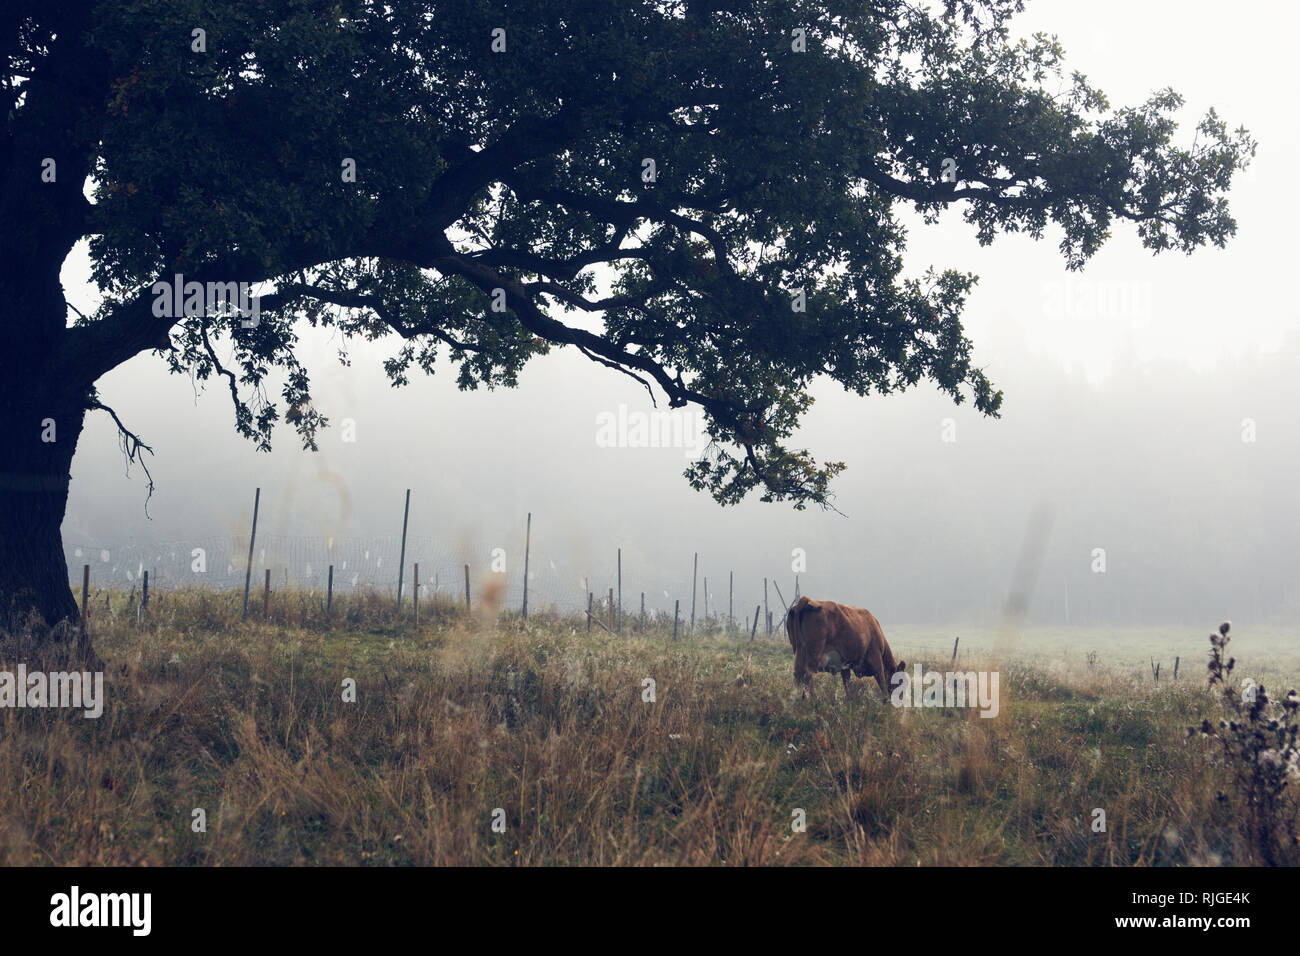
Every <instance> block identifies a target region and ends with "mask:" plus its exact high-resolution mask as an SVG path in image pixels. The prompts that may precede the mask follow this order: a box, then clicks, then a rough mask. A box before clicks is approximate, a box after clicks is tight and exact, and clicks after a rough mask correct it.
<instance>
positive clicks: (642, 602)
mask: <svg viewBox="0 0 1300 956" xmlns="http://www.w3.org/2000/svg"><path fill="white" fill-rule="evenodd" d="M641 630H643V631H644V630H645V592H644V591H642V592H641Z"/></svg>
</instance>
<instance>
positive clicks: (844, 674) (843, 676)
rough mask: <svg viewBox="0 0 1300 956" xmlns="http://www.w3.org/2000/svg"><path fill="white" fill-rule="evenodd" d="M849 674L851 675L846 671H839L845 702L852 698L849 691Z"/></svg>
mask: <svg viewBox="0 0 1300 956" xmlns="http://www.w3.org/2000/svg"><path fill="white" fill-rule="evenodd" d="M850 673H851V672H850V671H848V670H842V671H840V677H841V679H843V681H844V699H845V700H847V699H848V698H849V697H850V696H852V692H851V691H850V690H849V674H850Z"/></svg>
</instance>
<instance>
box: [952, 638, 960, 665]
mask: <svg viewBox="0 0 1300 956" xmlns="http://www.w3.org/2000/svg"><path fill="white" fill-rule="evenodd" d="M960 640H961V637H960V635H959V636H957V637H955V638H953V641H952V659H953V660H956V659H957V642H958V641H960Z"/></svg>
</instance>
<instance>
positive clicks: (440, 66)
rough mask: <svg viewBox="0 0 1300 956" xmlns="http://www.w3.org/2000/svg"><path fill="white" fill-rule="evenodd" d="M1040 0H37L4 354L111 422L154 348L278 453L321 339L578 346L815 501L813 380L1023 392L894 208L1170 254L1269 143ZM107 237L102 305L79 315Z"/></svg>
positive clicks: (819, 494)
mask: <svg viewBox="0 0 1300 956" xmlns="http://www.w3.org/2000/svg"><path fill="white" fill-rule="evenodd" d="M1020 8H1021V4H1020V3H1019V2H1018V0H946V2H943V3H941V4H938V5H937V7H935V8H933V9H925V8H920V7H918V6H916V5H914V4H912V3H908V2H903V0H872V2H868V3H862V2H854V3H847V2H836V0H816V2H814V0H777V2H768V0H713V2H707V3H705V2H690V3H679V2H650V0H617V2H611V0H553V2H547V3H545V4H523V3H502V2H487V0H440V2H431V3H422V2H402V3H392V4H382V3H370V2H359V0H331V2H314V0H211V2H204V3H199V2H197V0H180V2H176V0H136V2H132V3H118V2H85V0H70V2H66V3H57V4H51V3H37V2H32V0H15V2H12V3H9V4H6V7H5V12H4V13H3V14H2V16H3V18H4V20H5V24H4V30H3V36H4V42H5V45H6V46H5V55H6V58H7V63H8V70H7V71H6V75H5V77H4V78H3V83H4V86H3V90H2V91H0V92H2V93H3V96H4V99H5V101H6V108H7V121H6V127H5V131H4V140H3V147H2V148H3V159H2V161H0V162H2V167H3V171H4V182H3V184H2V185H0V203H3V210H4V219H5V222H6V224H7V226H8V228H7V229H6V230H4V235H3V236H0V261H3V262H4V263H5V271H6V276H5V278H4V279H3V281H2V282H0V291H3V292H4V293H5V294H4V295H3V296H2V297H0V301H3V302H4V303H5V305H6V308H7V310H8V314H7V315H6V317H5V319H4V321H3V323H0V346H3V349H0V353H2V354H3V357H0V366H3V368H0V371H4V372H5V374H6V375H13V376H15V377H14V379H13V381H19V380H26V381H33V380H35V379H38V378H39V379H40V380H42V381H46V382H54V381H57V382H58V383H60V386H59V387H60V389H62V390H63V391H64V392H66V393H67V394H69V395H75V397H76V399H75V401H72V400H70V405H69V407H71V408H81V409H86V408H94V407H97V405H98V399H97V398H96V396H95V393H94V383H95V382H96V380H98V379H99V378H100V377H101V376H102V375H104V374H105V373H106V372H108V371H109V370H111V369H113V368H115V367H116V366H118V365H120V364H121V363H123V362H125V361H127V360H128V359H130V358H131V357H133V356H135V355H137V354H139V353H141V352H146V351H151V350H153V351H156V352H157V353H158V354H159V355H160V356H161V357H162V358H163V359H164V360H165V361H166V362H168V363H169V365H170V366H171V368H172V369H173V370H175V371H177V372H181V373H188V374H191V375H193V376H195V377H196V378H197V379H199V380H208V379H215V380H217V381H218V382H219V383H220V384H221V385H222V387H223V388H227V389H228V390H229V392H230V395H231V398H232V400H233V402H234V406H235V409H236V414H235V426H236V428H237V429H238V430H239V431H240V432H241V433H243V434H244V435H246V436H247V437H249V438H250V439H251V440H253V441H255V442H256V443H258V444H259V445H260V446H262V447H269V442H270V438H271V435H272V431H273V427H274V426H275V424H276V423H277V422H279V421H281V420H283V421H284V422H285V423H287V424H289V425H290V426H291V427H292V428H294V429H295V430H296V431H297V433H298V435H299V436H300V438H301V441H302V442H303V443H304V444H305V445H306V446H307V447H314V446H315V442H316V440H317V437H318V435H319V433H320V430H321V429H322V428H324V427H326V426H327V424H328V421H327V415H326V412H327V411H328V409H321V408H318V407H317V406H316V405H315V404H314V402H313V400H312V395H311V380H310V376H309V370H308V369H307V368H305V367H304V366H303V365H302V363H301V362H300V361H299V359H298V357H297V350H296V344H297V337H298V335H299V334H300V333H302V332H303V331H304V330H306V329H309V328H319V327H325V328H329V329H333V330H336V332H337V333H341V334H342V336H343V338H345V339H347V338H352V337H358V336H359V337H363V338H367V339H374V338H378V337H382V336H394V337H395V338H394V343H395V347H394V352H393V355H392V357H391V358H390V359H389V360H388V361H387V363H386V371H387V373H388V375H389V376H390V377H391V378H392V380H393V381H394V382H395V383H397V384H401V383H404V382H406V381H407V379H408V376H410V375H412V374H415V373H417V372H426V373H432V372H433V371H434V369H435V366H436V365H437V363H438V362H439V360H440V358H443V357H445V358H448V359H450V360H451V362H452V363H454V365H455V367H456V369H457V372H456V374H457V376H458V383H459V385H460V386H461V387H462V388H475V387H479V386H488V387H495V386H512V385H514V384H516V381H517V377H518V374H519V371H520V369H521V368H522V367H523V365H524V364H525V363H526V362H527V361H528V360H530V359H531V358H533V357H534V356H537V355H542V354H545V353H546V352H548V351H549V350H550V349H551V348H553V347H556V346H572V347H573V348H576V349H577V350H579V351H580V352H581V353H582V354H583V355H585V356H586V357H588V358H590V359H591V360H592V361H594V362H597V363H600V364H602V365H605V366H608V367H609V368H610V369H611V371H612V372H618V373H622V374H624V375H628V376H631V377H633V378H634V379H636V380H637V381H638V382H641V383H642V384H644V385H645V387H646V388H647V390H648V391H649V392H650V394H651V396H652V397H654V398H655V399H656V400H657V401H666V402H667V404H668V405H669V406H674V407H680V406H683V405H688V404H693V405H696V406H698V407H699V408H700V409H701V410H702V412H703V415H704V418H705V422H706V426H707V429H708V431H709V434H710V436H711V437H712V439H713V440H714V443H713V444H712V445H710V447H709V449H708V451H707V452H706V454H705V455H704V456H703V457H702V458H701V459H700V460H698V461H696V462H694V463H693V464H691V465H690V467H689V468H688V470H687V473H686V477H687V479H688V480H689V481H690V483H691V484H692V485H693V486H695V487H696V488H699V489H702V490H706V491H707V492H709V493H710V494H712V495H713V496H714V497H715V498H716V499H717V500H718V501H720V502H723V503H734V502H736V501H739V500H740V499H742V498H743V497H745V496H746V495H747V494H749V493H750V492H751V491H755V490H756V491H757V492H758V493H759V494H760V496H761V497H762V498H763V499H764V500H778V501H782V500H783V501H789V502H791V503H793V504H794V505H795V506H796V507H802V506H804V505H805V504H807V503H818V504H826V503H827V502H828V501H829V500H830V496H831V479H832V478H833V476H834V475H835V474H836V473H837V471H839V470H840V469H841V468H842V465H841V464H839V463H835V462H819V461H817V460H816V459H815V458H814V457H813V455H812V454H811V453H810V452H809V451H807V450H804V449H800V448H796V447H792V446H791V444H790V442H791V439H792V436H793V435H794V432H795V430H796V428H797V425H798V422H799V419H800V416H801V415H802V413H804V412H805V410H806V409H807V408H808V406H809V404H810V397H809V393H808V388H809V385H810V383H811V382H812V381H813V380H814V379H816V378H818V377H821V376H825V377H827V378H830V379H832V380H834V381H836V382H839V383H840V384H841V385H842V386H843V387H844V388H846V389H850V390H852V391H853V392H855V393H858V394H862V395H867V394H882V393H887V392H892V391H895V390H899V389H903V388H906V387H908V386H911V385H914V384H915V383H917V382H920V381H922V380H929V381H931V382H933V383H934V384H935V385H937V387H938V388H940V389H941V390H942V391H943V392H945V393H947V394H948V395H950V396H951V398H952V400H953V401H955V402H959V403H960V402H963V401H971V402H972V403H973V404H974V406H975V407H976V408H977V409H979V410H980V411H981V412H984V413H986V414H990V415H995V414H997V412H998V409H999V405H1000V402H1001V393H1000V392H999V391H998V390H997V389H996V387H995V386H994V384H993V383H991V382H990V381H989V380H988V379H987V378H986V376H985V375H984V373H983V372H982V371H981V370H980V369H978V368H977V367H975V366H974V365H973V364H972V359H971V343H970V342H969V341H968V340H967V339H966V337H965V335H964V333H963V328H962V311H963V306H964V304H965V301H966V298H967V296H968V294H969V292H970V290H971V288H972V286H973V284H974V282H975V277H974V276H973V275H971V274H969V273H965V272H960V271H955V270H951V269H948V270H943V271H937V270H930V271H928V272H925V273H924V274H923V275H919V276H917V275H910V276H909V274H908V273H906V272H905V269H904V252H905V248H906V238H907V237H906V232H905V230H904V228H903V226H902V225H901V224H900V219H899V213H900V209H901V208H903V207H907V206H910V207H912V208H914V209H916V210H918V211H919V212H920V213H922V214H923V215H924V217H925V218H926V220H927V221H934V220H936V219H937V218H938V216H939V214H940V213H941V212H942V211H943V210H944V209H946V208H947V207H949V206H957V207H958V208H959V209H960V210H961V216H962V218H963V219H964V221H965V222H966V223H967V224H968V225H969V226H970V227H971V228H973V229H974V230H975V232H976V234H977V236H978V238H979V241H980V242H981V243H989V242H991V241H993V239H994V237H995V236H997V235H998V234H999V233H1002V232H1022V231H1023V232H1026V233H1028V234H1029V235H1031V236H1033V237H1035V238H1038V237H1040V236H1042V235H1043V234H1044V233H1045V232H1046V231H1047V230H1049V228H1051V229H1053V230H1054V231H1053V235H1055V234H1057V233H1059V235H1060V240H1059V244H1060V251H1061V253H1062V255H1063V256H1064V259H1065V262H1066V264H1067V266H1068V267H1069V268H1071V269H1078V268H1081V267H1082V266H1083V265H1084V264H1085V263H1086V262H1087V260H1088V259H1089V257H1091V256H1092V255H1093V254H1094V253H1095V252H1096V251H1097V249H1098V248H1099V247H1100V246H1101V244H1102V243H1103V241H1104V240H1105V239H1106V238H1107V237H1108V236H1109V234H1110V230H1111V227H1112V223H1113V222H1114V221H1115V220H1116V219H1121V220H1130V221H1132V222H1133V223H1135V224H1136V231H1137V234H1138V236H1140V239H1141V242H1142V243H1143V244H1144V245H1145V246H1146V247H1147V248H1149V249H1151V250H1153V251H1154V252H1162V251H1165V250H1169V249H1176V250H1179V251H1182V252H1190V251H1192V250H1193V249H1195V248H1197V247H1198V246H1201V245H1205V244H1214V245H1219V246H1221V245H1223V244H1224V242H1225V241H1226V240H1227V238H1228V237H1229V236H1231V235H1232V234H1233V232H1234V231H1235V223H1234V221H1233V219H1232V217H1231V215H1230V213H1229V210H1228V205H1227V200H1226V192H1227V190H1228V188H1229V185H1230V180H1231V178H1232V176H1233V174H1234V173H1235V172H1236V171H1237V170H1239V169H1241V168H1242V167H1243V166H1244V165H1245V163H1246V162H1247V161H1248V160H1249V158H1250V156H1251V155H1252V153H1253V150H1254V144H1253V142H1252V141H1251V139H1250V137H1249V135H1248V134H1247V133H1246V132H1245V131H1244V130H1235V131H1231V130H1229V128H1228V126H1227V125H1226V124H1225V123H1224V122H1223V121H1222V120H1220V119H1219V118H1218V117H1217V116H1216V115H1215V114H1214V113H1213V112H1212V111H1211V112H1209V113H1207V114H1206V115H1205V116H1204V118H1203V119H1201V120H1200V122H1199V123H1198V124H1197V125H1196V127H1195V134H1194V136H1193V137H1191V141H1190V142H1189V143H1186V144H1185V145H1177V144H1176V143H1175V137H1176V136H1177V135H1178V133H1179V129H1178V125H1177V123H1176V122H1175V116H1176V114H1177V112H1178V111H1179V109H1180V108H1181V106H1182V100H1181V99H1180V98H1179V97H1178V95H1177V94H1175V93H1174V92H1173V91H1170V90H1164V91H1161V92H1158V93H1156V94H1155V95H1153V96H1152V97H1151V98H1150V99H1149V100H1148V101H1147V102H1145V103H1143V104H1141V105H1139V106H1135V107H1124V108H1112V107H1111V105H1110V104H1109V102H1108V101H1107V99H1106V97H1105V96H1104V95H1103V94H1102V93H1101V92H1100V91H1099V90H1098V89H1096V88H1095V87H1093V86H1092V85H1091V84H1090V83H1089V82H1088V80H1087V79H1086V78H1085V77H1084V76H1083V75H1082V74H1080V73H1077V72H1070V71H1068V70H1067V69H1066V68H1065V66H1064V61H1063V51H1062V50H1061V48H1060V46H1059V44H1058V42H1057V41H1056V40H1055V38H1053V37H1051V36H1047V35H1041V34H1040V35H1036V36H1034V37H1032V38H1031V39H1027V40H1015V39H1013V38H1012V33H1011V20H1012V17H1013V15H1014V14H1015V13H1016V12H1018V11H1019V10H1020ZM81 240H88V241H89V246H90V252H91V256H92V260H93V275H94V280H95V282H96V283H97V284H98V286H99V288H100V290H101V292H102V293H103V302H102V305H101V306H100V308H99V309H98V310H97V311H96V312H94V313H93V314H91V315H86V316H75V317H73V319H72V320H71V321H69V320H68V308H67V306H66V303H65V301H64V299H63V295H62V290H61V289H60V287H59V286H58V273H59V268H60V266H61V264H62V263H63V261H64V260H65V258H66V257H67V255H68V254H69V253H70V251H71V250H72V248H73V247H74V245H75V244H76V243H78V242H79V241H81ZM178 275H180V276H183V277H184V280H185V281H187V282H188V281H197V282H200V283H207V282H218V283H230V282H235V283H239V282H243V283H249V284H261V285H259V288H260V289H261V290H262V291H263V292H264V294H263V296H262V298H261V300H260V312H259V316H258V320H257V322H256V323H255V324H254V323H250V322H248V321H247V320H246V319H245V318H243V317H241V316H240V315H239V314H237V313H236V312H235V311H233V310H231V309H224V310H223V309H211V308H208V309H206V310H196V312H197V314H189V315H179V316H178V315H172V314H161V315H160V314H159V309H158V308H157V302H158V296H157V295H156V293H155V291H154V284H155V283H158V282H171V281H172V280H173V277H174V276H178ZM271 383H275V384H276V385H278V386H279V387H280V394H279V395H278V396H277V395H274V394H271V390H272V389H271ZM37 392H39V393H40V394H41V395H48V394H49V390H48V387H43V388H42V389H37ZM5 401H6V405H7V407H8V411H7V414H9V415H11V416H12V415H13V414H17V411H15V410H16V409H17V410H19V411H22V413H23V414H28V413H30V414H31V415H34V416H39V415H40V414H41V408H40V407H39V403H38V402H36V400H34V399H33V400H32V401H28V400H26V399H24V400H21V401H20V400H19V399H17V398H14V397H13V396H12V395H11V396H7V397H6V399H5ZM119 426H120V427H122V428H123V431H124V434H125V435H127V436H129V437H131V438H134V436H130V433H128V432H125V426H122V425H121V423H119ZM23 428H27V425H26V423H24V425H23ZM77 430H79V424H78V426H77ZM23 434H26V432H23ZM55 464H57V462H56V463H55ZM17 470H19V471H22V468H18V469H17ZM55 470H57V469H55ZM64 474H65V478H66V471H65V473H64ZM65 485H66V483H65ZM64 491H65V494H64V497H65V498H66V486H65V489H64ZM61 513H62V512H61V511H60V512H59V514H60V517H61Z"/></svg>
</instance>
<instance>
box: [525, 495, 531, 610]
mask: <svg viewBox="0 0 1300 956" xmlns="http://www.w3.org/2000/svg"><path fill="white" fill-rule="evenodd" d="M532 543H533V513H532V512H531V511H530V512H528V524H527V526H526V528H525V530H524V620H525V621H526V620H528V550H529V548H530V547H531V546H532Z"/></svg>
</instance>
